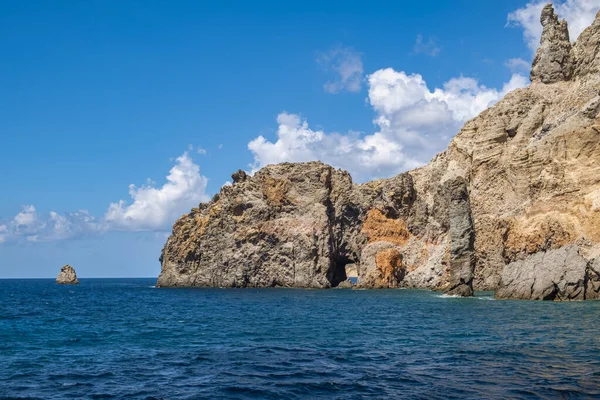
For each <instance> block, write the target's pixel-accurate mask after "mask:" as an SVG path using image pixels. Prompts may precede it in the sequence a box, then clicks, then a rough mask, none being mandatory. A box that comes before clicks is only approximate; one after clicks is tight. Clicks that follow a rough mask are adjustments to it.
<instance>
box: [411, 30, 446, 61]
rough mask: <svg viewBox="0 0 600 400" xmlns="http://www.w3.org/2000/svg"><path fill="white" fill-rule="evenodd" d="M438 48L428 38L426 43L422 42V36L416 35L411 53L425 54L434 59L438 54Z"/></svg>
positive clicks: (434, 42) (432, 40)
mask: <svg viewBox="0 0 600 400" xmlns="http://www.w3.org/2000/svg"><path fill="white" fill-rule="evenodd" d="M440 50H441V49H440V47H439V46H438V45H437V43H436V41H435V39H432V38H429V40H427V42H424V41H423V35H417V41H416V42H415V46H414V48H413V51H414V52H415V53H416V54H426V55H428V56H431V57H435V56H437V55H438V54H439V53H440Z"/></svg>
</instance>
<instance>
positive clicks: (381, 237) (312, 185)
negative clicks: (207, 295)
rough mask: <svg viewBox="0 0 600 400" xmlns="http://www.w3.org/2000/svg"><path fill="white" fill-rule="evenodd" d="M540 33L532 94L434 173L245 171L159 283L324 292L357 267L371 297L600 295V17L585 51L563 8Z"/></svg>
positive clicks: (521, 94) (169, 257) (166, 255)
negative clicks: (391, 293) (359, 179)
mask: <svg viewBox="0 0 600 400" xmlns="http://www.w3.org/2000/svg"><path fill="white" fill-rule="evenodd" d="M542 24H543V26H544V33H543V35H542V42H541V46H540V48H539V50H538V53H537V55H536V57H535V59H534V64H533V67H532V72H531V79H532V84H531V85H530V86H529V87H528V88H525V89H519V90H515V91H513V92H511V93H509V94H508V95H507V96H506V97H505V98H504V99H502V100H501V101H500V102H498V103H497V104H496V105H495V106H493V107H492V108H490V109H488V110H486V111H484V112H483V113H481V114H480V115H479V116H478V117H476V118H474V119H473V120H471V121H469V122H468V123H467V124H466V125H465V126H464V127H463V129H462V130H461V132H460V133H459V134H458V135H457V136H456V137H455V138H454V139H453V140H452V142H451V143H450V145H449V147H448V149H447V150H446V151H444V152H443V153H441V154H439V155H438V156H436V158H434V159H433V160H432V161H431V162H430V163H429V164H428V165H427V166H425V167H422V168H419V169H416V170H413V171H409V172H407V173H404V174H400V175H398V176H396V177H393V178H390V179H384V180H379V181H374V182H369V183H365V184H360V185H357V184H353V183H352V180H351V178H350V176H349V175H348V173H346V172H344V171H340V170H335V169H333V168H331V167H329V166H327V165H324V164H322V163H318V162H311V163H300V164H288V163H284V164H280V165H271V166H268V167H265V168H263V169H262V170H261V171H259V172H257V173H256V174H255V175H254V176H252V177H249V176H246V174H245V173H243V172H241V171H240V172H238V173H236V174H234V175H233V179H234V183H233V185H232V186H227V187H224V188H222V189H221V192H220V193H219V194H218V195H217V196H215V198H213V200H211V202H209V203H208V204H201V205H200V206H199V208H197V209H193V210H192V212H191V213H190V214H188V215H185V216H183V217H182V218H181V219H180V220H179V221H177V222H176V223H175V226H174V227H173V234H172V235H171V237H170V238H169V239H168V241H167V244H166V245H165V247H164V249H163V253H162V256H161V262H162V272H161V275H160V277H159V280H158V285H159V286H224V287H248V286H250V287H262V286H293V287H318V288H324V287H331V286H337V285H338V284H339V283H340V282H343V281H345V279H346V268H348V269H349V270H353V271H355V272H358V285H359V286H362V287H417V288H432V289H439V290H446V291H447V292H449V293H451V294H457V295H471V294H472V290H473V288H475V289H476V290H497V294H498V297H502V298H530V299H537V298H543V299H557V300H558V299H586V298H596V297H599V295H598V293H599V291H600V289H599V287H600V268H599V267H598V265H600V261H599V260H600V258H599V257H600V120H599V111H600V96H599V94H600V75H599V70H600V45H599V43H600V18H599V17H598V16H597V18H596V20H595V22H594V23H593V24H592V26H590V27H589V28H588V29H587V30H585V31H584V32H583V33H582V34H581V36H580V37H579V38H578V40H577V41H576V42H575V43H574V44H573V45H571V43H570V42H569V38H568V31H567V29H566V23H565V22H564V21H562V22H561V21H558V18H557V17H556V15H555V14H554V11H553V9H552V7H551V6H547V7H546V8H545V9H544V11H543V13H542ZM526 281H527V282H529V283H527V284H524V282H526ZM538 286H539V287H538ZM534 287H535V290H534Z"/></svg>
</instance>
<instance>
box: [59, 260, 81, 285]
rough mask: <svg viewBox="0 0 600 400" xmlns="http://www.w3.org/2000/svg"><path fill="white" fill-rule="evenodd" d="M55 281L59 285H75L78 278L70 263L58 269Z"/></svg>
mask: <svg viewBox="0 0 600 400" xmlns="http://www.w3.org/2000/svg"><path fill="white" fill-rule="evenodd" d="M56 283H58V284H59V285H77V284H78V283H79V280H77V274H76V273H75V268H73V267H71V266H70V265H68V264H67V265H65V266H64V267H62V268H61V269H60V273H59V274H58V277H57V278H56Z"/></svg>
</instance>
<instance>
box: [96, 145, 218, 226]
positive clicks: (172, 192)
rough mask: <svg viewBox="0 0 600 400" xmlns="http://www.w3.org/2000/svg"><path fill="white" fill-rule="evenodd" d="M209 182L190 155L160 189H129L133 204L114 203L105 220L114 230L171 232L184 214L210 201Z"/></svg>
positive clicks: (186, 156) (178, 165)
mask: <svg viewBox="0 0 600 400" xmlns="http://www.w3.org/2000/svg"><path fill="white" fill-rule="evenodd" d="M206 184H207V179H206V178H205V177H204V176H202V175H200V167H199V166H198V165H196V164H194V162H193V160H192V159H191V157H190V156H189V155H188V153H187V152H186V153H184V154H183V155H182V156H180V157H178V158H177V160H176V165H175V166H174V167H173V168H171V170H170V171H169V175H168V176H167V183H165V184H164V185H163V186H162V187H160V188H156V187H153V186H150V185H145V186H141V187H139V188H138V187H136V186H135V185H130V186H129V195H130V196H131V198H132V200H133V202H132V203H131V204H127V203H126V202H125V201H124V200H120V201H119V202H118V203H112V204H111V205H110V206H109V208H108V211H107V212H106V214H105V216H104V220H105V222H106V224H107V226H108V229H111V230H126V231H154V230H161V229H168V228H169V227H170V226H171V225H172V224H173V222H174V221H175V220H176V219H177V218H178V217H179V216H181V214H182V213H183V212H186V211H188V210H189V209H190V208H192V207H195V206H197V205H198V203H200V202H201V201H207V200H208V196H207V194H206Z"/></svg>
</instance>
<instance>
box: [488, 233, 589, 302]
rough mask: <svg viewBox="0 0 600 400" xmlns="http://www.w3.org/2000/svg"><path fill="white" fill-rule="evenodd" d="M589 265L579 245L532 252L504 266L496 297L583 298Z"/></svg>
mask: <svg viewBox="0 0 600 400" xmlns="http://www.w3.org/2000/svg"><path fill="white" fill-rule="evenodd" d="M587 267H588V261H587V260H586V259H585V258H583V257H582V256H581V254H580V253H579V249H578V247H577V246H576V245H569V246H565V247H561V248H560V249H556V250H550V251H548V252H539V253H535V254H532V255H530V256H528V257H526V258H525V259H524V260H521V261H515V262H512V263H510V264H508V265H507V266H506V267H504V270H503V271H502V278H501V280H500V284H499V285H498V289H497V290H496V298H497V299H523V300H584V299H585V281H586V274H587Z"/></svg>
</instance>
